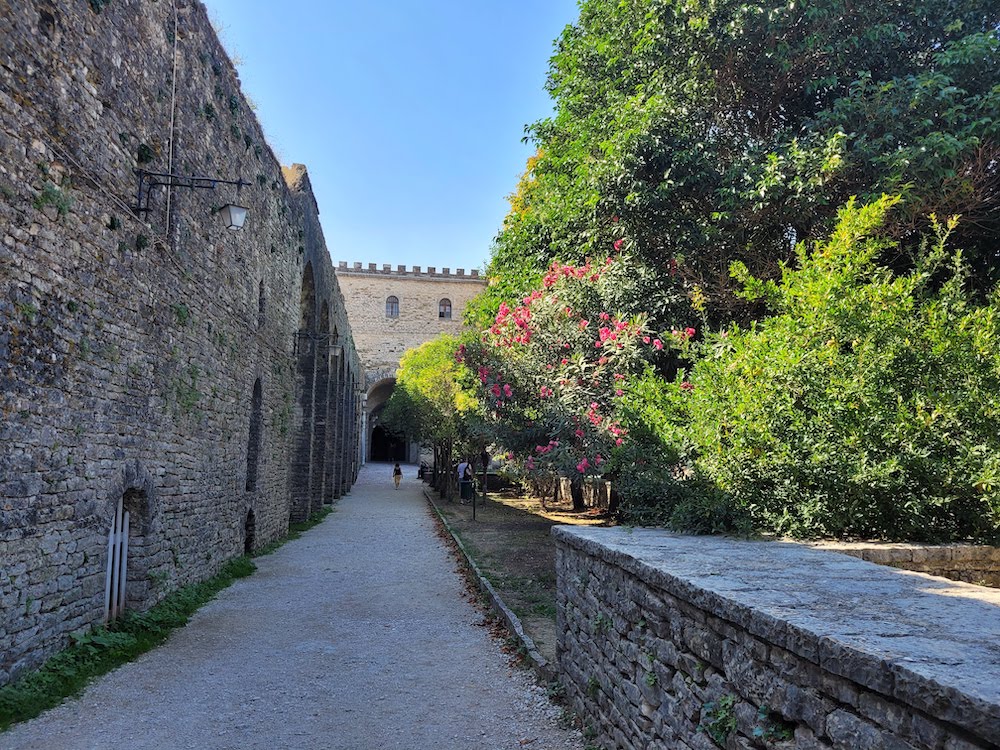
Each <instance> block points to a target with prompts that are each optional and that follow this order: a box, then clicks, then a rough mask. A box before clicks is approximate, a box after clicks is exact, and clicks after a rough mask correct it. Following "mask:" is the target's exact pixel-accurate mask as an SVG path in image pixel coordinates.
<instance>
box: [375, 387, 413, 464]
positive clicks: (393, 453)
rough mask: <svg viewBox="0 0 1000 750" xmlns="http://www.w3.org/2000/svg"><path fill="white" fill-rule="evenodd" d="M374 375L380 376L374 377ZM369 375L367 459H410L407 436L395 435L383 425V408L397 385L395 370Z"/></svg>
mask: <svg viewBox="0 0 1000 750" xmlns="http://www.w3.org/2000/svg"><path fill="white" fill-rule="evenodd" d="M372 375H375V376H378V375H381V377H380V378H378V379H376V378H373V377H372ZM372 375H369V377H368V395H367V399H366V402H365V424H366V428H367V435H366V438H367V440H366V445H367V446H368V450H367V453H368V455H367V456H366V460H368V461H409V460H410V455H409V454H410V446H409V441H408V440H407V439H406V436H405V435H404V436H403V437H399V436H396V435H393V434H392V433H391V432H389V431H388V430H386V429H385V428H384V427H383V426H382V425H381V417H382V410H383V409H384V408H385V405H386V403H387V402H388V401H389V397H390V396H392V392H393V389H395V387H396V378H395V372H392V373H391V374H390V373H389V372H388V371H378V372H377V373H373V374H372Z"/></svg>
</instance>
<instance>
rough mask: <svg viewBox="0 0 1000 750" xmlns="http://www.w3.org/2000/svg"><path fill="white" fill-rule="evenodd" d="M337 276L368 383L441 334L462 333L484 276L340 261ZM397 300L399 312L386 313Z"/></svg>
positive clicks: (387, 374) (385, 375)
mask: <svg viewBox="0 0 1000 750" xmlns="http://www.w3.org/2000/svg"><path fill="white" fill-rule="evenodd" d="M337 278H338V280H339V281H340V288H341V290H342V291H343V294H344V302H345V304H346V306H347V312H348V315H349V316H350V319H351V326H352V330H353V332H354V342H355V345H356V346H357V349H358V352H359V354H360V356H361V361H362V363H363V364H364V367H365V370H366V372H367V373H368V386H369V387H371V386H372V385H374V384H375V383H377V382H378V381H379V380H383V379H386V378H392V377H394V375H395V372H396V368H397V366H398V365H399V360H400V357H402V356H403V353H404V352H405V351H406V350H407V349H412V348H413V347H416V346H419V345H420V344H423V343H424V342H426V341H429V340H430V339H432V338H434V337H435V336H437V335H438V334H441V333H450V334H458V333H459V332H460V331H461V330H462V314H463V312H464V311H465V306H466V305H467V304H468V302H469V300H470V299H472V298H473V297H474V296H475V295H477V294H479V293H480V292H481V291H482V290H483V287H484V286H485V285H486V280H485V279H483V278H481V277H480V276H479V272H478V271H475V270H473V271H470V272H466V271H465V269H461V268H459V269H455V270H454V271H452V270H451V269H449V268H442V269H440V271H439V270H438V269H437V268H434V267H431V268H426V269H424V268H421V267H420V266H414V267H412V268H411V269H407V268H406V266H396V267H395V268H393V267H392V266H388V265H382V266H377V265H376V264H374V263H369V264H367V265H365V266H362V264H361V263H351V264H348V263H347V262H344V261H341V262H340V263H338V264H337ZM390 296H394V297H396V298H397V299H398V300H399V316H398V317H395V318H393V317H389V316H388V315H387V314H386V300H387V299H388V298H389V297H390ZM442 299H448V300H451V309H452V313H451V318H450V319H445V318H441V317H439V316H438V303H439V302H440V301H441V300H442Z"/></svg>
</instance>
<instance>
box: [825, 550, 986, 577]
mask: <svg viewBox="0 0 1000 750" xmlns="http://www.w3.org/2000/svg"><path fill="white" fill-rule="evenodd" d="M812 546H814V547H816V548H817V549H826V550H830V551H831V552H841V553H843V554H845V555H851V557H859V558H861V559H862V560H867V561H868V562H873V563H878V564H879V565H891V566H892V567H894V568H902V569H903V570H912V571H916V572H918V573H928V574H930V575H932V576H941V577H943V578H950V579H951V580H953V581H964V582H966V583H974V584H976V585H978V586H992V587H993V588H1000V547H989V546H985V545H979V544H910V543H899V542H817V543H814V544H813V545H812Z"/></svg>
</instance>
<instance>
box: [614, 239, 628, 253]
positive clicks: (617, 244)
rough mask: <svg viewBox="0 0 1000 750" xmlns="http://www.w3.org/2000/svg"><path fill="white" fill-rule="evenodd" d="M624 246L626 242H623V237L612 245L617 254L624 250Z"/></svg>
mask: <svg viewBox="0 0 1000 750" xmlns="http://www.w3.org/2000/svg"><path fill="white" fill-rule="evenodd" d="M623 244H625V240H623V239H622V238H621V237H619V238H618V239H617V240H615V241H614V244H612V247H613V248H614V249H615V252H618V251H620V250H621V249H622V245H623Z"/></svg>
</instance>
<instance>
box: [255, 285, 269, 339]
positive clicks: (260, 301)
mask: <svg viewBox="0 0 1000 750" xmlns="http://www.w3.org/2000/svg"><path fill="white" fill-rule="evenodd" d="M266 310H267V300H266V298H265V296H264V279H261V280H260V285H259V286H258V288H257V327H258V328H263V327H264V320H265V315H266Z"/></svg>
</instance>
